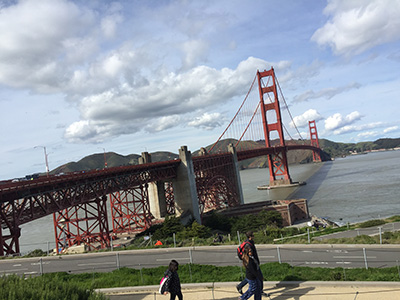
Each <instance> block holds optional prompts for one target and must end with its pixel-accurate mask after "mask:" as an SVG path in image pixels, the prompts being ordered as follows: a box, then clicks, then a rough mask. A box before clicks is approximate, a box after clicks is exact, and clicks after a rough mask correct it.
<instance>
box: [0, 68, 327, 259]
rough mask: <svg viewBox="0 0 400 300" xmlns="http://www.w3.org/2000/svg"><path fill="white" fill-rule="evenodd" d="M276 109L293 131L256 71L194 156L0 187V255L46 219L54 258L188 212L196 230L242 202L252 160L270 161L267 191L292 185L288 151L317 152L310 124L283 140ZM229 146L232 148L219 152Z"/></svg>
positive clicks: (273, 88) (273, 83)
mask: <svg viewBox="0 0 400 300" xmlns="http://www.w3.org/2000/svg"><path fill="white" fill-rule="evenodd" d="M255 83H257V84H255ZM254 95H256V96H254ZM254 99H255V100H254ZM281 103H283V104H284V105H285V106H284V108H285V110H286V111H287V112H288V113H289V115H290V118H291V120H292V124H294V122H293V118H292V117H291V114H290V111H289V108H288V106H287V104H286V101H285V99H284V97H283V94H282V91H281V89H280V86H279V83H278V81H277V78H276V76H275V72H274V69H273V68H271V69H270V70H264V71H262V72H260V71H257V74H256V76H255V78H254V80H253V83H252V84H251V87H250V89H249V92H248V93H247V95H246V97H245V99H244V101H243V103H242V104H241V106H240V108H239V110H238V112H237V113H236V114H235V116H234V118H233V119H232V121H231V122H230V123H229V125H228V127H227V128H226V130H225V131H224V132H223V133H222V134H221V136H220V137H219V138H218V140H217V141H216V142H215V143H214V144H213V145H212V146H211V147H209V149H205V148H202V149H201V151H200V152H199V153H200V155H199V156H193V157H192V154H191V153H190V151H188V150H187V147H185V146H184V147H181V148H180V149H179V159H176V160H173V161H165V162H157V163H152V162H151V156H150V155H149V154H148V153H146V152H145V153H142V157H141V159H140V164H139V165H134V166H123V167H114V168H107V169H104V170H93V171H86V172H84V173H83V172H82V173H73V174H65V175H63V176H48V177H45V176H43V177H39V178H37V179H33V180H29V181H20V182H11V181H8V182H6V183H3V184H1V185H0V204H1V207H0V225H1V226H0V256H5V255H19V253H20V246H19V238H20V236H21V229H20V226H21V225H22V224H25V223H28V222H31V221H33V220H35V219H38V218H41V217H44V216H46V215H49V214H53V224H54V232H55V240H56V248H57V251H58V250H59V249H60V248H63V247H71V246H74V245H81V244H84V245H86V246H87V247H88V248H89V249H95V248H107V247H109V246H110V243H111V239H112V238H113V236H114V235H115V234H119V233H125V232H130V233H135V232H141V231H143V230H145V229H147V228H149V227H150V226H151V225H152V224H154V223H155V222H157V221H158V220H161V219H162V218H163V217H165V216H166V215H171V214H175V215H177V216H182V215H185V214H186V213H189V215H190V217H191V218H193V219H195V220H197V221H198V222H200V223H201V219H202V216H203V214H204V213H205V212H207V211H210V210H214V209H216V210H218V209H222V208H226V207H237V206H239V205H241V204H243V203H244V202H243V195H242V192H241V186H240V175H239V169H238V164H237V163H238V162H239V161H242V160H245V159H249V158H254V157H258V156H266V157H267V161H268V170H269V184H270V186H279V185H281V186H282V185H290V184H292V179H291V177H290V173H289V166H288V161H287V152H288V151H291V150H299V149H305V150H311V151H312V152H313V160H314V161H321V149H320V148H319V144H318V134H317V128H316V125H315V121H313V120H310V121H309V134H310V140H309V141H306V140H303V139H302V138H301V139H302V143H301V144H299V143H297V142H296V143H291V142H290V141H287V140H285V137H284V132H285V131H286V133H287V134H288V136H290V134H289V132H288V130H287V129H286V127H285V126H284V125H283V122H282V113H281ZM294 126H295V125H294ZM296 130H297V128H296ZM297 132H298V130H297ZM298 134H299V136H300V133H299V132H298ZM227 139H228V140H230V141H234V142H235V143H234V144H230V145H229V146H228V148H227V149H221V146H220V145H221V144H222V143H223V141H226V140H227ZM292 140H293V139H292ZM249 145H250V146H249ZM107 207H110V209H111V226H110V225H109V222H108V213H107Z"/></svg>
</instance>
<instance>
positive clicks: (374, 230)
mask: <svg viewBox="0 0 400 300" xmlns="http://www.w3.org/2000/svg"><path fill="white" fill-rule="evenodd" d="M399 230H400V222H393V223H387V224H383V225H380V226H373V227H368V228H358V229H354V230H347V231H343V232H337V233H332V234H326V235H323V236H320V237H316V238H314V239H316V240H320V241H323V240H328V239H338V238H353V237H356V236H360V235H369V236H374V235H379V234H383V233H384V232H395V231H399Z"/></svg>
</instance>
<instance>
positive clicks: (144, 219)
mask: <svg viewBox="0 0 400 300" xmlns="http://www.w3.org/2000/svg"><path fill="white" fill-rule="evenodd" d="M110 203H111V215H112V226H113V232H114V233H123V232H140V231H143V230H144V229H147V228H149V227H150V226H151V224H152V222H151V220H152V219H153V216H152V214H151V213H150V205H149V195H148V184H147V183H145V184H142V185H139V186H136V187H133V188H130V189H128V190H123V191H119V192H116V193H113V194H110Z"/></svg>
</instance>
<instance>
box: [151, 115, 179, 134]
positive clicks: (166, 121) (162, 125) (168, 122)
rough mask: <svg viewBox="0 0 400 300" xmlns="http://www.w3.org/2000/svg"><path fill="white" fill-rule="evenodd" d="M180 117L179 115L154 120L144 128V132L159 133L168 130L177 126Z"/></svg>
mask: <svg viewBox="0 0 400 300" xmlns="http://www.w3.org/2000/svg"><path fill="white" fill-rule="evenodd" d="M180 120H181V117H180V116H179V115H172V116H165V117H161V118H158V119H155V120H153V121H152V122H151V124H149V125H148V126H146V131H148V132H159V131H163V130H167V129H169V128H173V127H175V126H177V125H179V122H180Z"/></svg>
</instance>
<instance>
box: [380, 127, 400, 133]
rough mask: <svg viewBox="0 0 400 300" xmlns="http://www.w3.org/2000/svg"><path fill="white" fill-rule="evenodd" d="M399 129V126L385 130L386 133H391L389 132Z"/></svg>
mask: <svg viewBox="0 0 400 300" xmlns="http://www.w3.org/2000/svg"><path fill="white" fill-rule="evenodd" d="M398 129H399V126H392V127H388V128H386V129H384V130H383V132H384V133H389V132H393V131H396V130H398Z"/></svg>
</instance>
